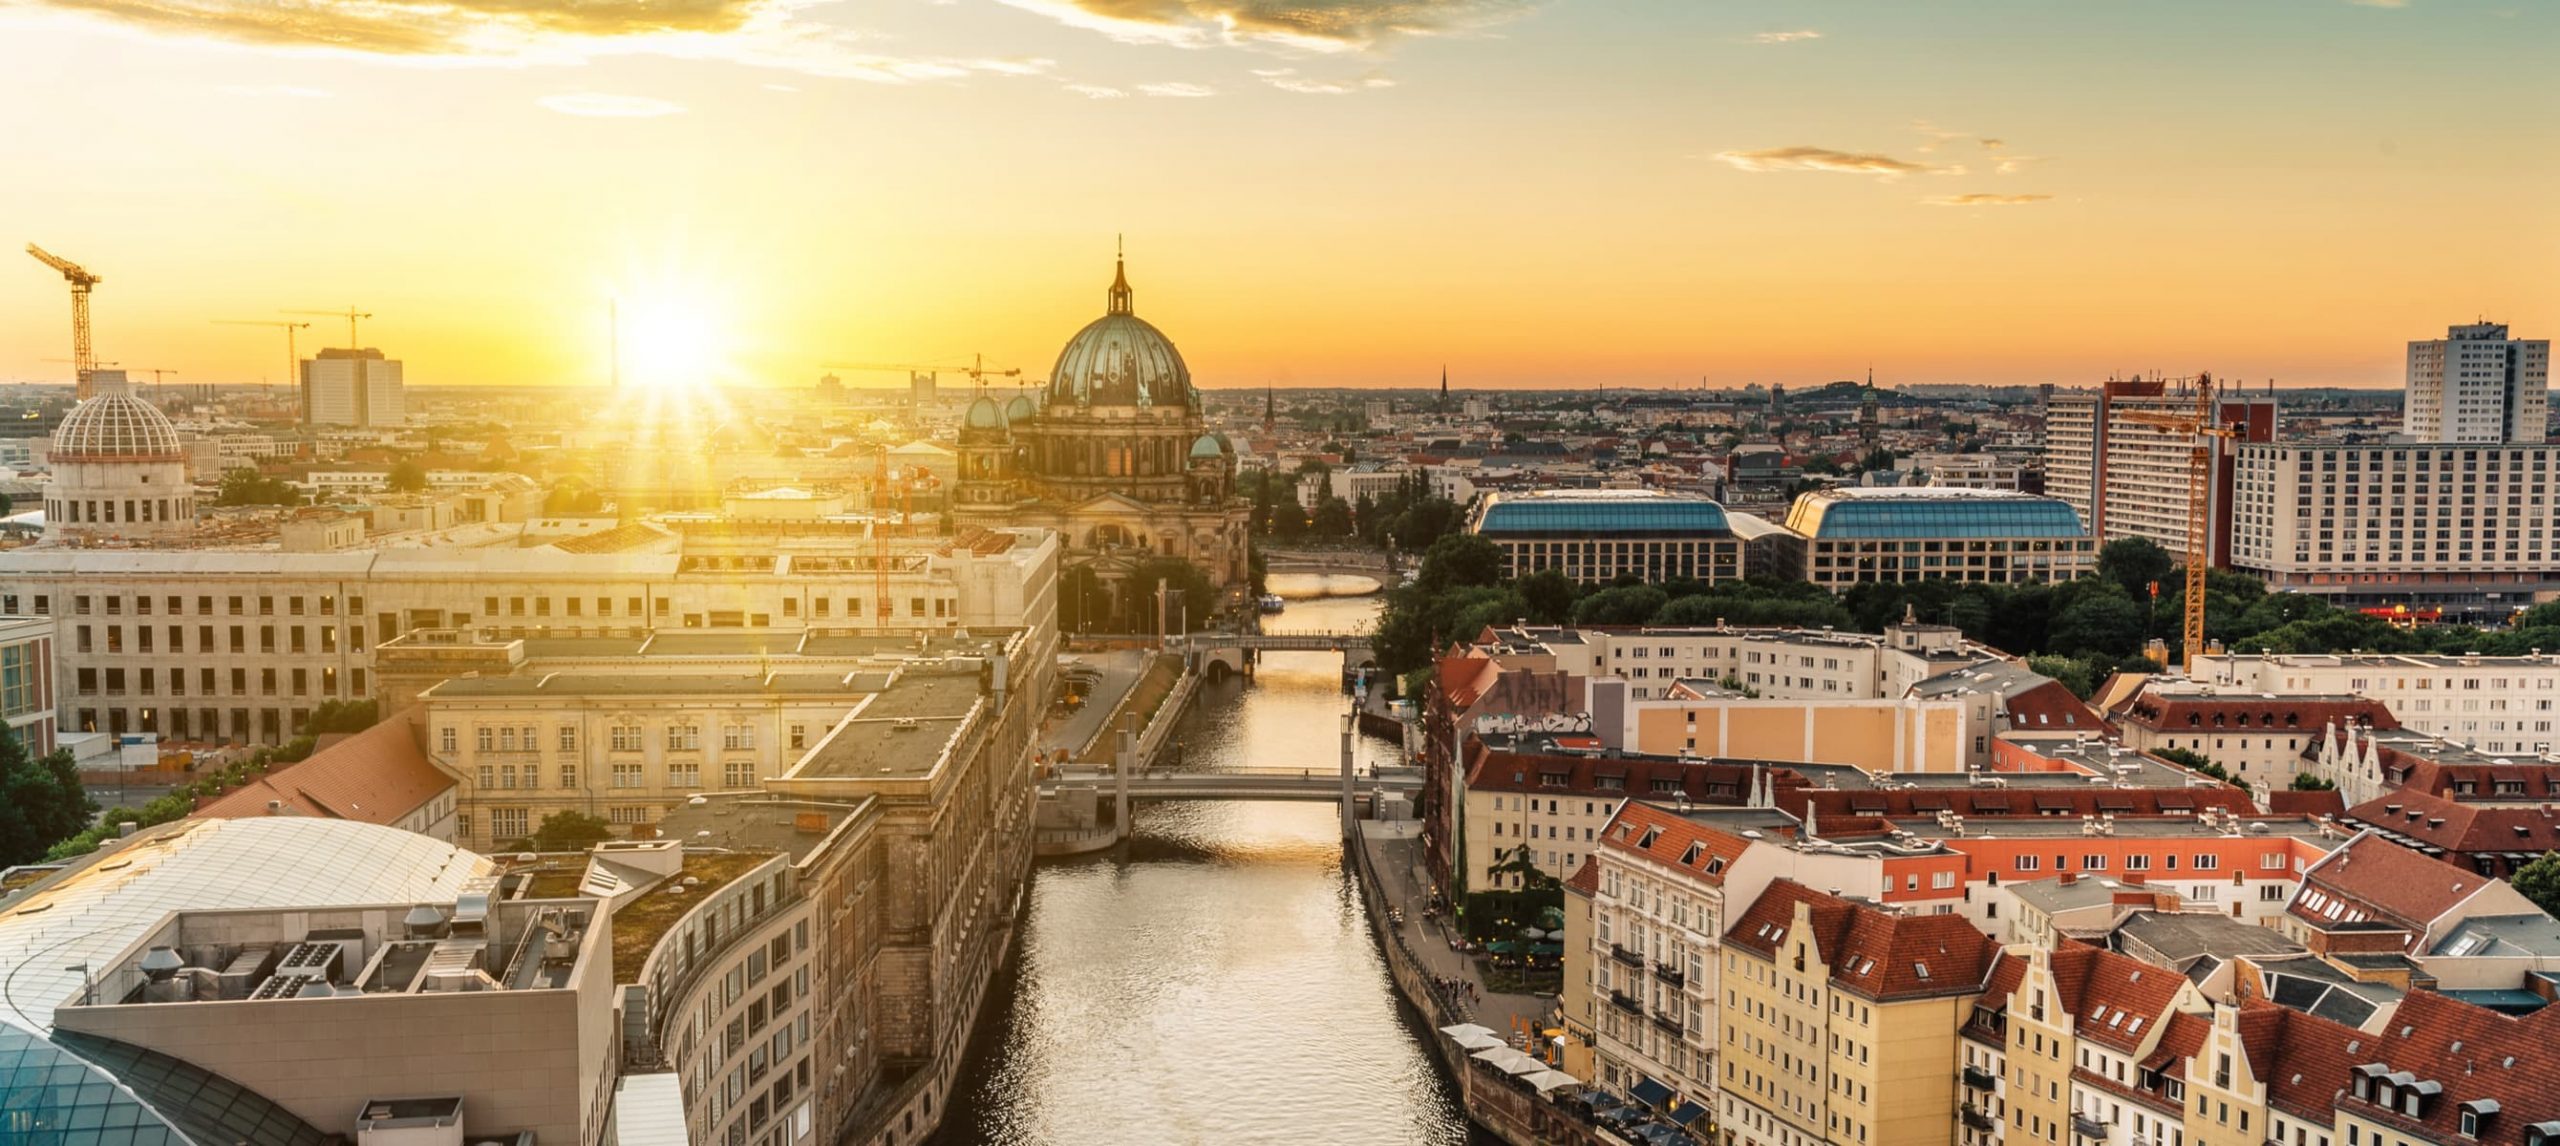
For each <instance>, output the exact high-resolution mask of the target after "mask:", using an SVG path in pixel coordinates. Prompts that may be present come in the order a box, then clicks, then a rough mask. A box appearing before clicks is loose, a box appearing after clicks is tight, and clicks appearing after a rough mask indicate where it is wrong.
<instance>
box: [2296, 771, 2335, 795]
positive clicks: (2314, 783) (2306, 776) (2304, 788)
mask: <svg viewBox="0 0 2560 1146" xmlns="http://www.w3.org/2000/svg"><path fill="white" fill-rule="evenodd" d="M2292 787H2293V790H2294V791H2296V792H2334V791H2337V790H2338V784H2337V781H2335V780H2324V779H2321V778H2320V777H2318V776H2314V775H2312V774H2311V773H2309V772H2296V773H2294V774H2293V784H2292Z"/></svg>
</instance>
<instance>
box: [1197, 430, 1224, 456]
mask: <svg viewBox="0 0 2560 1146" xmlns="http://www.w3.org/2000/svg"><path fill="white" fill-rule="evenodd" d="M1225 456H1227V440H1226V438H1224V437H1222V436H1220V435H1217V434H1202V435H1200V437H1199V438H1198V439H1197V440H1195V441H1193V442H1192V443H1191V460H1193V461H1205V460H1208V459H1212V458H1223V457H1225Z"/></svg>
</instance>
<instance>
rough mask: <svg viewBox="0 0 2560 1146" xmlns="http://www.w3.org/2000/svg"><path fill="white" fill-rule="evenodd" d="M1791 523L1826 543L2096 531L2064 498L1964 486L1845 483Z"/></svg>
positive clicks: (1809, 497) (1793, 513)
mask: <svg viewBox="0 0 2560 1146" xmlns="http://www.w3.org/2000/svg"><path fill="white" fill-rule="evenodd" d="M1787 529H1788V530H1790V531H1792V532H1794V533H1797V534H1800V535H1802V536H1805V537H1810V538H1815V539H1818V540H1823V541H1860V540H1891V539H1896V538H1950V537H1953V538H2061V539H2077V538H2085V537H2087V536H2088V535H2089V531H2088V529H2086V528H2085V527H2083V526H2082V525H2081V524H2080V515H2079V513H2078V512H2076V511H2074V510H2073V509H2072V508H2071V506H2070V504H2069V503H2067V502H2064V501H2062V500H2061V499H2059V498H2050V497H2044V496H2041V495H2037V494H2028V493H2019V492H2017V491H2015V490H1998V489H1971V488H1965V487H1960V486H1875V487H1856V486H1843V487H1839V488H1835V489H1825V490H1816V491H1814V492H1811V493H1807V494H1804V495H1802V496H1800V497H1798V498H1796V502H1795V506H1794V507H1793V508H1791V509H1789V510H1788V511H1787Z"/></svg>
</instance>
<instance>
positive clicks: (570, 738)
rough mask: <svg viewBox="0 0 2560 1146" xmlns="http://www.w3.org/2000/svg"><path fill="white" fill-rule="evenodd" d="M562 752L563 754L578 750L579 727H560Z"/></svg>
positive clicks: (571, 725)
mask: <svg viewBox="0 0 2560 1146" xmlns="http://www.w3.org/2000/svg"><path fill="white" fill-rule="evenodd" d="M560 750H561V751H562V752H575V751H577V750H578V726H577V725H574V724H563V725H561V726H560Z"/></svg>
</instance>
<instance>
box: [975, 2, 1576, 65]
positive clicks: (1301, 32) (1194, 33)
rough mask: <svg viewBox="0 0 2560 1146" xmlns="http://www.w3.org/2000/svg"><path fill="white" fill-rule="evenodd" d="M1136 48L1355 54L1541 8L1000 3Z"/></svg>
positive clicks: (1435, 4)
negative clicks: (1234, 47)
mask: <svg viewBox="0 0 2560 1146" xmlns="http://www.w3.org/2000/svg"><path fill="white" fill-rule="evenodd" d="M1000 2H1001V3H1005V4H1010V5H1012V6H1013V7H1016V8H1020V9H1023V10H1024V11H1028V12H1037V13H1040V14H1041V15H1044V16H1047V17H1049V18H1051V19H1054V20H1057V21H1058V22H1060V23H1063V24H1066V25H1068V26H1070V27H1076V28H1083V29H1086V30H1088V31H1093V32H1099V33H1102V34H1103V35H1106V36H1109V37H1111V38H1113V39H1115V40H1122V41H1127V42H1130V43H1145V44H1173V45H1178V46H1182V47H1195V48H1196V47H1207V46H1209V45H1213V44H1263V45H1271V46H1279V47H1290V48H1300V49H1306V50H1312V51H1326V52H1334V51H1351V50H1358V49H1365V48H1372V47H1376V46H1378V45H1380V44H1382V43H1385V42H1387V41H1390V40H1394V39H1399V38H1403V37H1409V36H1442V35H1459V34H1464V33H1468V32H1473V31H1478V30H1481V29H1484V28H1487V27H1490V26H1492V25H1495V24H1498V23H1501V22H1502V21H1504V20H1508V19H1511V18H1512V17H1514V16H1517V15H1519V14H1521V13H1523V12H1526V11H1528V10H1529V9H1530V8H1532V7H1535V6H1536V5H1537V4H1538V3H1539V2H1540V0H1000Z"/></svg>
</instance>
